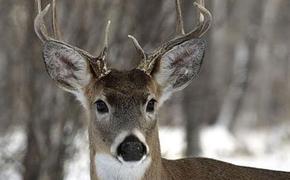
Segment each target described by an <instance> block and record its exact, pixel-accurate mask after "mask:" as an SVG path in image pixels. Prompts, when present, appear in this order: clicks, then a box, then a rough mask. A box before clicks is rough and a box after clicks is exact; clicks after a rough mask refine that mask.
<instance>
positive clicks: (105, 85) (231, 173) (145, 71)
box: [34, 0, 290, 180]
mask: <svg viewBox="0 0 290 180" xmlns="http://www.w3.org/2000/svg"><path fill="white" fill-rule="evenodd" d="M36 4H37V7H38V8H37V9H38V11H37V15H36V17H35V20H34V28H35V32H36V34H37V36H38V37H39V39H40V40H41V42H42V54H43V60H44V64H45V67H46V70H47V73H48V75H49V77H50V78H51V79H52V80H53V81H54V82H55V83H56V84H57V86H59V87H60V88H62V89H63V90H65V91H67V92H69V93H72V94H73V95H75V96H76V98H77V99H78V100H79V101H80V102H81V105H82V106H83V108H84V110H85V112H86V116H87V119H88V136H89V150H90V154H89V156H90V177H91V179H92V180H114V179H119V180H139V179H144V180H161V179H166V180H179V179H180V180H185V179H192V180H193V179H198V180H203V179H204V180H205V179H218V180H219V179H220V180H224V179H243V180H246V179H248V180H258V179H263V180H265V179H280V180H282V179H285V180H286V179H290V173H289V172H282V171H272V170H264V169H258V168H250V167H242V166H237V165H233V164H230V163H227V162H222V161H218V160H214V159H208V158H200V157H192V158H185V159H178V160H167V159H165V158H162V157H161V151H160V143H159V135H158V110H159V109H160V107H161V105H162V104H163V102H164V101H165V100H167V99H168V98H169V97H170V96H171V95H172V94H173V93H174V92H176V91H180V90H182V89H184V88H185V87H186V86H188V85H189V83H190V82H191V81H192V80H193V79H195V78H196V77H197V76H198V74H199V72H200V69H201V66H202V62H203V58H204V54H205V49H206V42H205V40H204V39H203V38H202V37H203V35H204V34H205V33H206V32H207V31H208V30H209V29H210V25H211V22H212V15H211V13H210V11H209V10H208V9H206V8H205V3H204V1H203V0H199V1H195V2H194V7H196V8H197V10H198V12H199V14H200V15H199V24H198V25H197V27H196V28H195V29H193V30H192V31H190V32H188V33H185V31H184V27H183V17H182V10H181V5H180V4H181V2H180V0H176V1H175V4H176V14H177V32H178V34H177V36H176V37H175V38H173V39H171V40H169V41H167V42H165V43H163V44H161V45H160V46H159V47H158V48H156V49H155V50H153V51H151V52H145V51H144V50H143V48H142V47H141V45H140V43H139V42H138V41H137V39H136V38H135V37H134V36H131V35H129V36H128V37H129V38H130V39H131V40H132V42H133V45H134V47H135V49H136V50H137V53H138V55H139V57H140V64H139V65H138V66H137V67H136V68H134V69H132V70H126V71H122V70H116V69H111V68H109V67H108V66H107V64H106V60H107V54H108V33H109V26H110V22H108V24H107V27H106V33H105V38H104V39H105V40H104V46H103V49H102V51H101V53H100V54H99V55H98V56H93V55H91V54H90V53H88V52H86V51H85V50H82V49H80V48H78V47H75V46H72V45H70V44H67V43H65V42H63V41H61V40H60V37H59V30H58V29H59V28H58V25H57V23H56V21H57V20H56V18H57V17H56V2H55V0H52V2H51V3H50V4H48V5H47V6H46V7H45V8H44V9H42V8H41V0H36ZM51 4H52V27H53V28H52V31H53V33H52V35H49V33H48V31H47V27H46V25H45V21H44V17H45V15H46V14H47V13H48V11H49V9H50V5H51Z"/></svg>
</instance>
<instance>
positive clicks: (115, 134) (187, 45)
mask: <svg viewBox="0 0 290 180" xmlns="http://www.w3.org/2000/svg"><path fill="white" fill-rule="evenodd" d="M204 48H205V43H204V41H203V40H201V39H192V40H188V41H185V42H183V43H181V44H177V45H175V46H173V47H172V48H171V49H170V50H169V51H167V52H166V53H164V54H162V56H160V57H159V58H158V59H156V62H155V64H154V66H153V68H152V70H151V71H150V73H149V72H148V71H146V70H144V69H141V68H140V69H139V68H136V69H133V70H131V71H117V70H107V71H105V72H103V71H100V70H99V69H100V68H99V67H98V68H96V67H94V66H95V65H94V64H93V63H92V62H94V58H93V57H92V56H88V55H87V54H86V53H84V52H83V51H82V50H78V49H77V48H73V47H71V46H69V45H66V44H63V43H60V42H57V41H47V42H46V43H45V44H44V50H43V56H44V62H45V65H46V69H47V71H48V74H49V75H50V77H51V78H52V79H53V80H55V81H56V83H57V84H58V85H59V86H60V87H61V88H63V89H64V90H66V91H69V92H71V93H73V94H75V95H76V96H77V98H78V99H79V100H80V102H81V103H82V105H83V106H84V108H85V109H86V111H87V112H88V115H89V117H90V124H89V129H90V131H89V132H90V141H91V142H90V143H91V145H92V147H91V148H92V149H94V151H95V152H99V153H102V154H106V155H108V156H110V157H112V158H115V159H116V161H119V162H121V163H124V162H139V161H142V160H144V159H146V158H147V157H150V154H151V147H154V146H155V145H154V143H156V142H155V141H156V138H158V137H156V132H155V131H156V130H157V127H156V124H157V122H156V121H157V120H156V119H157V111H158V108H159V107H160V106H161V104H162V103H163V101H164V100H165V99H167V98H168V97H169V96H170V95H171V94H172V93H173V92H175V91H177V90H180V89H183V88H184V87H186V86H187V85H188V84H189V82H190V81H191V80H192V79H193V78H194V77H196V76H197V73H198V72H199V69H200V67H201V63H202V58H203V54H204ZM95 61H96V60H95ZM96 64H97V63H96ZM99 72H103V73H99ZM153 134H155V135H154V136H153Z"/></svg>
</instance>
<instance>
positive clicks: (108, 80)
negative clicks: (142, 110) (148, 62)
mask: <svg viewBox="0 0 290 180" xmlns="http://www.w3.org/2000/svg"><path fill="white" fill-rule="evenodd" d="M87 96H89V97H90V99H91V100H92V101H95V100H96V98H98V97H100V96H105V98H106V100H107V101H108V103H110V104H111V105H120V104H118V103H124V102H127V104H128V103H130V104H136V103H139V104H140V103H145V102H146V100H147V98H148V96H155V97H156V98H157V96H158V89H157V86H156V83H155V82H154V81H153V80H152V78H151V77H150V76H149V75H147V74H146V73H144V72H143V71H141V70H139V69H133V70H130V71H118V70H111V72H110V73H109V74H107V75H106V76H104V77H102V78H101V79H100V80H98V81H96V82H94V83H93V84H91V85H90V86H89V88H88V91H87Z"/></svg>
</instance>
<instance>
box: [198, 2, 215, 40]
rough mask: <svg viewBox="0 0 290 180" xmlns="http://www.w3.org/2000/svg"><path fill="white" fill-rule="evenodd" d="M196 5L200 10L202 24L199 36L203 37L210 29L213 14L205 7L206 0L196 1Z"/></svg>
mask: <svg viewBox="0 0 290 180" xmlns="http://www.w3.org/2000/svg"><path fill="white" fill-rule="evenodd" d="M194 5H195V6H196V7H197V8H198V9H199V10H200V16H199V21H200V23H201V24H202V29H201V32H200V35H199V37H201V36H203V35H204V34H205V33H206V32H207V31H208V30H209V28H210V26H211V22H212V15H211V13H210V12H209V10H207V9H206V8H205V5H204V0H201V2H200V4H199V3H197V2H194Z"/></svg>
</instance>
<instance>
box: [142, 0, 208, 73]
mask: <svg viewBox="0 0 290 180" xmlns="http://www.w3.org/2000/svg"><path fill="white" fill-rule="evenodd" d="M175 2H176V10H177V21H178V22H177V31H178V33H180V34H181V35H182V36H179V37H177V38H175V39H172V40H170V41H168V42H166V43H164V44H162V45H161V46H160V47H159V48H157V49H156V50H155V51H153V53H150V54H149V55H148V57H147V59H146V60H145V61H142V62H141V63H140V64H139V66H138V67H137V68H138V69H140V70H143V71H144V72H146V73H147V74H150V73H151V71H152V70H153V68H154V64H155V62H156V60H157V59H159V58H160V56H162V55H163V54H165V53H166V52H168V51H169V50H171V49H172V48H173V47H175V46H176V45H179V44H181V43H183V42H185V41H188V40H190V39H194V38H200V37H202V36H203V35H204V34H205V33H206V32H207V31H208V29H209V28H210V25H211V21H212V16H211V13H210V12H209V11H208V10H207V9H206V8H205V7H204V0H199V3H197V2H194V5H195V6H196V7H197V8H198V9H199V11H200V16H199V20H200V22H199V25H198V26H197V28H195V29H194V30H192V31H191V32H189V33H184V32H183V31H184V29H183V20H182V11H181V5H180V0H176V1H175Z"/></svg>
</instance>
